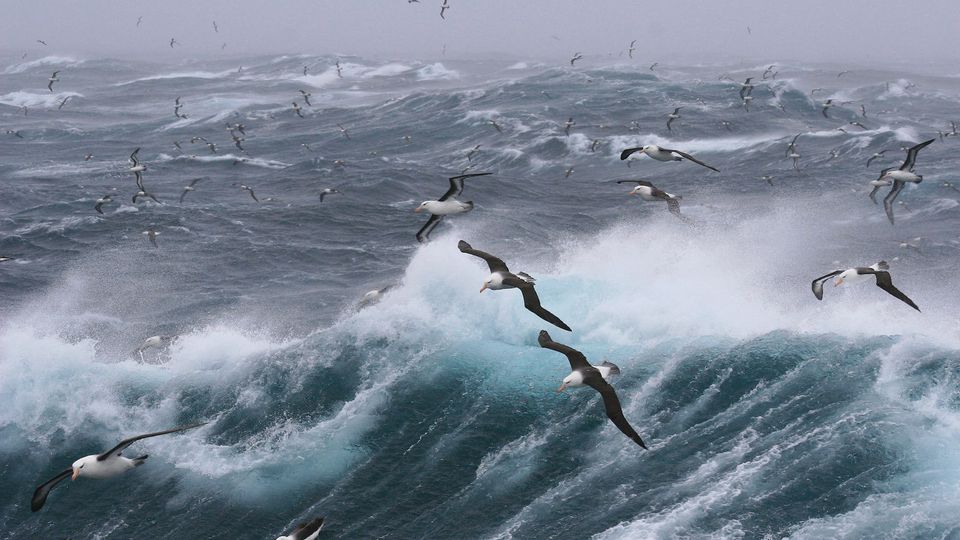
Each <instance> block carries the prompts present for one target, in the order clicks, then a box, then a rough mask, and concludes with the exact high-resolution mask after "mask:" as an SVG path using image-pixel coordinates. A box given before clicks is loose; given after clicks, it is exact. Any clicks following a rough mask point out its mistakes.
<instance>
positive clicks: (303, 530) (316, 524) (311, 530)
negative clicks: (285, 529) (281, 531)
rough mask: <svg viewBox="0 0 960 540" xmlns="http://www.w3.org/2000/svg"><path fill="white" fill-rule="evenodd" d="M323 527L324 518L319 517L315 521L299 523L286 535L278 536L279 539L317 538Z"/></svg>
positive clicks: (300, 539) (304, 539)
mask: <svg viewBox="0 0 960 540" xmlns="http://www.w3.org/2000/svg"><path fill="white" fill-rule="evenodd" d="M322 528H323V518H322V517H318V518H316V519H314V520H313V521H309V522H307V523H301V524H299V525H297V526H296V527H295V528H294V529H293V532H291V533H290V534H288V535H286V536H278V537H277V540H316V539H317V537H318V536H320V529H322Z"/></svg>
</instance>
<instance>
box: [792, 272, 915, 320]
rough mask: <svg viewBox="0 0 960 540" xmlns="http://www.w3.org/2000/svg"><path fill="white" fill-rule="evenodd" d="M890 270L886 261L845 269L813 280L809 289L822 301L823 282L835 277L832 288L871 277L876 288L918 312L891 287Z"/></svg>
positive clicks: (900, 293)
mask: <svg viewBox="0 0 960 540" xmlns="http://www.w3.org/2000/svg"><path fill="white" fill-rule="evenodd" d="M889 269H890V265H888V264H887V262H886V261H880V262H878V263H877V264H874V265H872V266H867V267H856V268H847V269H846V270H834V271H833V272H830V273H829V274H825V275H822V276H820V277H818V278H817V279H815V280H813V282H812V283H811V284H810V287H811V288H812V289H813V295H814V296H816V297H817V300H823V282H824V281H827V280H828V279H830V278H832V277H834V276H836V277H837V279H836V281H834V283H833V286H834V287H839V286H840V285H843V284H844V283H848V282H849V283H855V282H857V281H860V280H862V279H863V278H865V277H866V276H870V275H873V276H875V277H876V279H877V287H880V288H881V289H883V290H885V291H887V292H888V293H890V294H891V295H893V296H894V297H895V298H897V299H898V300H900V301H901V302H903V303H905V304H907V305H908V306H910V307H912V308H913V309H915V310H917V311H920V308H918V307H917V305H916V304H914V303H913V300H911V299H910V298H908V297H907V295H905V294H903V293H902V292H900V289H898V288H896V287H894V286H893V280H892V279H890V272H888V271H887V270H889Z"/></svg>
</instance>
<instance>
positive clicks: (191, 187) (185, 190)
mask: <svg viewBox="0 0 960 540" xmlns="http://www.w3.org/2000/svg"><path fill="white" fill-rule="evenodd" d="M201 180H203V178H194V179H193V180H191V181H190V185H187V186H183V193H181V194H180V204H183V198H184V197H186V196H187V193H190V192H191V191H195V190H196V189H197V188H195V187H194V186H196V185H197V182H199V181H201Z"/></svg>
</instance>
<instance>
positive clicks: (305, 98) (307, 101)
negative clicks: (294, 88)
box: [298, 68, 313, 107]
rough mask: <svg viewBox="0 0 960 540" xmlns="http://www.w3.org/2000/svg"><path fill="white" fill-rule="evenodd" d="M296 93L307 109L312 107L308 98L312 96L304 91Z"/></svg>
mask: <svg viewBox="0 0 960 540" xmlns="http://www.w3.org/2000/svg"><path fill="white" fill-rule="evenodd" d="M304 69H306V68H304ZM298 91H299V92H300V95H301V96H303V102H304V103H306V104H307V107H313V104H312V103H310V96H312V95H313V94H311V93H310V92H307V91H304V90H298Z"/></svg>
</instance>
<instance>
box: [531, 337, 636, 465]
mask: <svg viewBox="0 0 960 540" xmlns="http://www.w3.org/2000/svg"><path fill="white" fill-rule="evenodd" d="M537 341H538V342H539V343H540V346H541V347H543V348H544V349H550V350H552V351H557V352H558V353H560V354H562V355H564V356H566V357H567V360H568V361H569V362H570V374H569V375H567V376H566V377H564V378H563V383H562V384H561V385H560V388H558V389H557V392H563V391H564V390H565V389H567V388H577V387H580V386H589V387H590V388H593V389H594V390H596V391H597V392H600V395H601V396H602V397H603V408H604V409H606V411H607V418H609V419H610V421H611V422H613V425H615V426H617V429H619V430H620V431H621V432H622V433H623V434H624V435H626V436H627V437H630V440H632V441H633V442H635V443H637V444H638V445H640V448H643V449H644V450H646V449H647V445H645V444H643V439H641V438H640V435H638V434H637V432H636V431H635V430H634V429H633V427H632V426H631V425H630V423H629V422H627V419H626V418H625V417H624V416H623V409H622V408H621V407H620V400H619V399H618V398H617V393H616V391H614V389H613V387H612V386H610V383H608V382H607V379H609V378H610V376H611V375H619V374H620V368H619V367H617V366H616V364H612V363H610V362H604V363H602V364H600V365H599V366H593V365H590V362H588V361H587V357H586V356H584V355H583V353H581V352H580V351H578V350H576V349H574V348H573V347H568V346H566V345H563V344H560V343H557V342H556V341H553V339H551V338H550V334H548V333H547V331H546V330H541V331H540V335H539V336H538V338H537Z"/></svg>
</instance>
